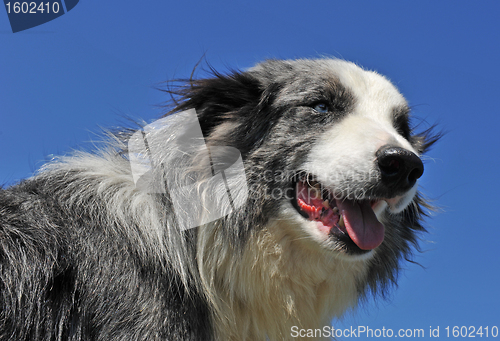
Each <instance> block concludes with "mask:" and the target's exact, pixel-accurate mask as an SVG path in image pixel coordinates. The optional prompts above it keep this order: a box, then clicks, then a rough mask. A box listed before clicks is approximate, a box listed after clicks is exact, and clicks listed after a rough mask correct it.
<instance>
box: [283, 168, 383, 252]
mask: <svg viewBox="0 0 500 341" xmlns="http://www.w3.org/2000/svg"><path fill="white" fill-rule="evenodd" d="M378 202H379V200H351V199H347V198H336V197H335V196H334V195H333V193H332V192H331V191H330V190H328V189H326V188H325V186H323V185H322V184H321V183H319V182H317V181H315V180H312V179H311V178H306V179H301V180H299V181H297V182H296V185H295V198H294V199H293V200H292V204H293V206H294V207H295V208H296V209H297V211H298V212H299V213H300V214H301V215H302V216H303V217H305V218H307V219H309V220H311V221H315V222H316V224H317V228H318V230H319V231H320V232H321V233H323V234H325V235H326V236H328V237H334V238H336V239H337V240H338V241H340V242H342V243H343V244H344V249H346V251H349V252H352V253H363V252H367V251H369V250H372V249H375V248H376V247H377V246H379V245H380V244H381V243H382V241H383V240H384V230H385V229H384V225H382V223H380V222H379V221H378V219H377V216H376V215H375V212H374V211H373V207H375V206H376V205H377V204H378Z"/></svg>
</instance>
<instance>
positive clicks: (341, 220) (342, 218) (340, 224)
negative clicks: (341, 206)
mask: <svg viewBox="0 0 500 341" xmlns="http://www.w3.org/2000/svg"><path fill="white" fill-rule="evenodd" d="M339 226H340V227H342V228H343V229H345V224H344V216H343V215H341V216H340V219H339Z"/></svg>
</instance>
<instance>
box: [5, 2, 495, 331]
mask: <svg viewBox="0 0 500 341" xmlns="http://www.w3.org/2000/svg"><path fill="white" fill-rule="evenodd" d="M499 18H500V2H494V1H480V2H472V1H419V2H410V1H308V2H305V1H296V0H288V1H279V2H278V1H274V2H273V1H241V0H233V1H215V0H213V1H128V2H125V1H92V0H82V1H80V3H79V4H78V5H77V6H76V7H75V8H74V9H73V10H71V11H70V12H68V13H67V14H65V15H63V16H61V17H59V18H57V19H55V20H53V21H51V22H49V23H46V24H44V25H41V26H38V27H35V28H32V29H30V30H27V31H24V32H19V33H16V34H13V33H11V30H10V26H9V23H8V19H7V14H6V11H5V10H3V8H0V183H3V184H12V183H13V182H15V181H17V180H19V179H21V178H24V177H28V176H30V174H32V172H33V171H34V170H36V169H37V168H38V167H40V165H41V164H42V163H43V160H45V159H47V158H50V155H51V154H62V153H66V152H68V151H70V150H71V149H72V148H82V147H83V148H86V147H87V146H88V141H91V140H95V139H97V136H96V135H95V134H94V133H95V132H98V131H99V127H113V126H118V125H120V124H123V123H124V120H123V118H122V116H123V115H128V116H131V117H135V118H144V119H146V120H148V121H149V120H152V119H153V118H155V117H157V116H158V115H159V111H158V109H157V108H156V107H155V105H157V104H159V103H161V102H162V101H164V100H165V99H166V98H165V96H164V94H162V93H160V92H158V91H156V90H154V89H153V87H152V86H153V85H155V84H157V83H159V82H161V81H164V80H167V79H171V78H175V77H186V76H189V74H190V72H191V70H192V68H193V66H194V65H195V64H196V62H197V61H198V60H199V59H200V58H201V56H202V55H203V54H206V57H207V60H208V61H209V62H210V63H211V64H212V65H213V66H214V67H215V68H217V69H219V70H225V69H226V68H227V67H231V68H246V67H249V66H251V65H253V64H254V63H256V62H258V61H261V60H263V59H265V58H271V57H273V58H299V57H300V58H303V57H318V56H323V55H328V56H335V57H341V58H345V59H348V60H352V61H355V62H357V63H359V64H361V65H363V66H365V67H367V68H370V69H375V70H377V71H379V72H381V73H383V74H385V75H387V76H388V77H389V78H390V79H391V80H392V81H393V82H394V83H395V84H396V85H397V86H398V87H399V88H400V90H401V91H402V92H403V93H404V94H405V96H406V97H407V99H408V100H409V102H410V104H411V105H412V106H413V109H414V114H415V115H416V116H417V117H418V118H420V120H422V121H424V122H427V123H428V124H434V123H437V124H438V125H439V128H440V129H443V130H445V131H447V132H448V133H447V134H446V136H445V137H444V138H443V139H442V140H441V141H440V142H439V144H437V145H436V146H435V148H434V149H433V150H432V151H431V152H430V154H429V156H428V157H427V158H426V162H425V166H426V170H425V174H424V176H423V178H422V180H421V184H422V186H423V189H424V192H425V193H426V194H427V195H428V196H429V197H430V198H433V199H435V200H436V203H437V204H438V205H439V206H440V207H441V208H442V211H441V212H439V213H438V214H436V215H435V216H434V217H432V218H431V219H429V220H428V226H429V229H430V233H429V234H427V235H425V239H426V241H424V242H423V243H422V244H421V245H422V248H423V249H424V250H425V252H424V253H420V254H416V256H415V260H416V261H418V262H419V263H420V264H421V265H422V266H423V267H420V266H418V265H412V264H407V265H406V270H405V271H404V272H403V273H402V274H401V276H400V282H399V284H400V285H399V288H398V289H397V290H395V291H393V293H392V294H391V296H390V298H389V300H387V301H383V300H376V301H375V303H373V301H371V302H370V303H369V304H367V306H366V309H361V310H359V311H358V313H357V314H356V315H354V316H352V317H349V318H347V319H346V320H345V321H343V322H342V324H341V325H342V326H351V325H353V326H357V325H366V326H369V327H370V328H373V329H375V328H382V327H385V328H393V329H395V330H397V329H399V328H412V329H413V328H423V329H425V330H426V332H428V329H429V327H430V326H432V327H433V328H435V327H437V326H440V328H441V329H440V330H441V337H442V338H444V337H443V335H444V334H445V330H444V328H445V327H446V326H452V327H453V326H475V327H479V326H489V327H490V328H491V326H493V325H496V326H500V308H499V305H500V294H499V283H500V256H499V251H498V249H499V243H500V223H499V220H500V219H499V216H498V214H499V212H500V209H499V208H498V207H497V206H498V202H499V200H498V196H499V195H500V194H499V193H500V185H499V183H500V180H499V170H500V162H499V152H498V150H499V145H500V115H499V111H500V108H499V102H500V101H499V98H500V82H499V79H500V37H499V34H500V20H499ZM423 127H426V124H425V123H424V124H423ZM358 339H361V338H358Z"/></svg>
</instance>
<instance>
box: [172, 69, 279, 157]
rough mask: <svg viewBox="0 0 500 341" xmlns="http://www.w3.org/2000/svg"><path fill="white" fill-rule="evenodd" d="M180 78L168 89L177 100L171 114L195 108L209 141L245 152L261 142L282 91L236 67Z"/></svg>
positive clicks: (254, 74)
mask: <svg viewBox="0 0 500 341" xmlns="http://www.w3.org/2000/svg"><path fill="white" fill-rule="evenodd" d="M212 72H213V74H212V77H210V78H204V79H189V80H184V81H177V82H176V83H177V84H178V85H177V86H175V87H174V88H171V89H169V90H166V91H167V92H168V93H169V94H170V95H171V96H172V100H173V102H174V108H173V109H172V110H171V111H170V112H169V113H168V114H167V115H169V114H175V113H177V112H181V111H184V110H188V109H195V110H196V113H197V115H198V120H199V122H200V126H201V129H202V132H203V135H204V136H205V138H206V139H207V143H208V144H228V143H230V144H231V145H233V146H234V147H236V148H238V149H239V150H240V151H241V152H242V154H244V152H245V151H247V150H249V148H253V147H255V146H257V145H258V144H259V141H262V139H263V138H264V137H265V135H266V134H267V132H268V131H269V128H270V127H271V126H272V124H273V122H274V121H275V117H273V116H274V114H273V111H272V110H270V109H269V108H270V105H271V103H272V102H273V98H274V97H273V96H276V94H277V92H278V91H279V86H278V85H277V84H269V82H268V81H266V82H264V81H263V80H262V79H260V77H259V75H258V74H257V73H255V72H252V71H248V72H240V71H234V72H231V73H229V74H220V73H217V72H216V71H213V70H212Z"/></svg>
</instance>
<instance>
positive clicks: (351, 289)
mask: <svg viewBox="0 0 500 341" xmlns="http://www.w3.org/2000/svg"><path fill="white" fill-rule="evenodd" d="M290 224H293V222H291V221H286V220H283V219H280V220H276V221H275V222H273V223H271V224H269V225H268V226H267V228H266V229H265V230H261V231H259V232H258V233H257V234H255V235H253V236H251V237H250V238H253V239H254V240H252V241H249V243H247V245H251V247H247V248H246V250H245V251H244V253H243V255H241V257H240V258H238V256H237V255H235V254H230V252H227V251H224V250H222V249H219V250H216V248H211V250H210V251H208V249H206V250H205V251H206V252H205V254H204V255H203V256H202V258H203V259H204V260H205V267H206V269H205V273H204V274H202V277H204V279H205V281H204V282H205V285H208V286H210V288H209V292H212V293H213V295H211V297H210V299H211V300H212V304H213V305H214V307H215V314H214V315H215V316H214V318H215V319H217V320H218V322H219V323H216V325H217V326H219V328H218V330H216V331H215V332H216V335H217V336H216V339H217V340H266V339H267V338H269V339H270V340H288V339H294V340H296V339H297V338H293V337H292V327H294V328H299V329H315V328H323V327H324V326H329V325H330V321H331V319H332V318H333V317H334V316H340V315H341V314H342V313H343V312H345V310H346V309H349V308H351V307H353V306H354V305H356V303H357V300H358V288H357V283H358V281H359V280H360V279H362V277H363V276H365V275H366V262H362V261H349V260H346V259H342V258H341V257H336V256H334V255H333V254H331V253H329V252H327V250H319V246H318V245H317V244H316V245H314V244H313V242H312V241H311V242H310V244H311V245H308V244H309V243H308V241H307V240H304V239H303V237H301V236H300V235H294V234H291V233H290V230H291V227H292V228H297V226H290ZM295 230H296V229H295ZM215 239H217V238H215ZM212 245H217V244H216V243H214V244H212ZM214 257H215V258H214ZM213 262H217V266H215V263H213ZM210 268H211V269H210ZM241 283H244V285H242V284H241Z"/></svg>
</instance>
